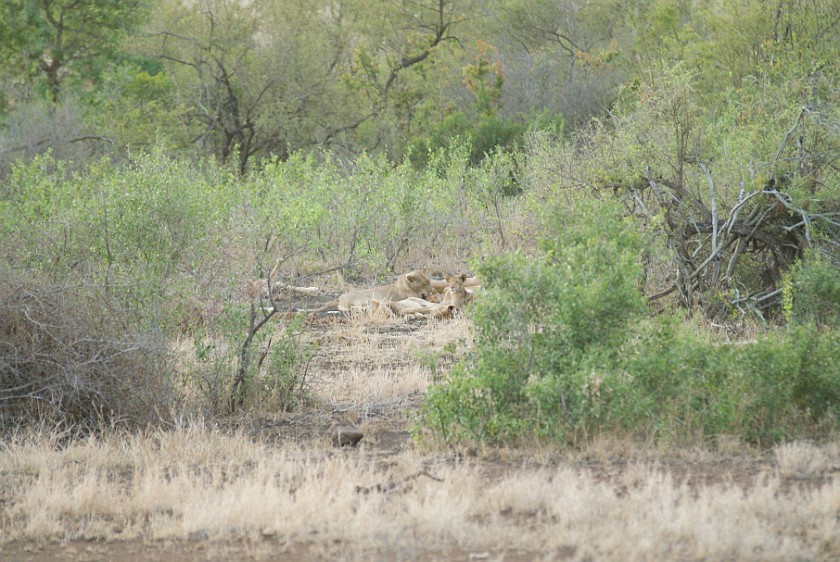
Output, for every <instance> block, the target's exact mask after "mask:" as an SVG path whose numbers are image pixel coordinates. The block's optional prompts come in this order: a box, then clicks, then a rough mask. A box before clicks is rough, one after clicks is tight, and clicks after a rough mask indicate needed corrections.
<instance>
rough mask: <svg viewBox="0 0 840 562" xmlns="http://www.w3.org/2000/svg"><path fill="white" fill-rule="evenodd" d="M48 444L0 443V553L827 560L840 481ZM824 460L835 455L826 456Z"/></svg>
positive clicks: (148, 438)
mask: <svg viewBox="0 0 840 562" xmlns="http://www.w3.org/2000/svg"><path fill="white" fill-rule="evenodd" d="M53 445H54V443H51V442H50V441H49V438H39V437H37V436H36V437H27V438H18V439H16V440H14V441H13V442H12V443H9V444H7V445H6V446H5V447H4V448H3V452H2V454H0V473H2V474H3V476H4V479H5V480H6V481H7V482H8V481H9V479H12V478H13V479H15V480H16V485H15V486H14V488H13V489H7V490H6V491H5V494H4V495H5V497H6V502H5V504H4V505H5V507H4V508H3V509H2V510H0V514H2V515H0V522H2V526H0V527H1V528H2V540H3V541H4V542H7V541H11V540H25V541H50V540H80V539H105V540H115V539H119V540H128V539H152V540H160V539H195V538H209V539H231V538H236V539H244V540H246V541H252V542H254V543H257V542H262V541H265V540H268V541H276V542H277V543H278V544H284V545H287V546H288V545H290V544H296V543H303V544H309V543H312V542H317V543H320V544H327V545H328V544H339V543H340V544H342V545H344V548H347V547H350V548H351V550H353V551H355V552H358V553H359V557H362V554H361V553H364V552H370V551H374V550H377V549H380V550H381V549H385V550H387V551H395V552H424V551H428V550H430V545H435V548H440V549H444V550H445V549H460V550H469V551H483V550H488V551H492V552H505V551H523V552H532V553H536V552H540V553H546V554H549V555H550V554H551V553H555V554H557V555H558V556H559V555H560V554H563V553H565V554H572V553H573V558H574V559H581V560H586V559H595V560H623V561H627V560H630V561H632V560H794V559H802V560H806V559H807V560H829V559H833V558H834V557H836V556H837V555H838V554H840V530H838V527H837V516H838V513H840V483H838V482H836V481H834V480H833V479H831V478H825V479H824V481H823V482H821V483H820V484H819V485H816V486H811V487H806V488H800V487H795V486H794V487H791V486H789V485H786V480H785V478H784V477H783V476H782V475H781V474H778V473H775V472H774V471H773V470H772V468H770V469H768V470H767V471H765V472H764V473H762V474H760V475H759V477H758V478H756V479H755V480H754V481H753V483H752V484H751V485H750V486H749V487H744V486H743V485H741V484H739V483H735V482H722V483H715V484H708V485H703V486H689V485H688V484H686V483H685V482H684V481H681V480H680V479H679V478H677V477H674V476H673V475H672V474H670V473H669V472H668V471H667V470H663V469H662V468H661V467H659V466H657V465H656V464H655V463H645V462H638V463H632V464H630V465H628V466H626V467H624V469H623V470H622V471H621V473H620V474H618V475H616V476H615V477H613V478H608V479H603V478H597V477H595V476H593V474H590V473H588V472H586V471H582V470H581V469H580V467H579V466H577V465H572V464H567V463H562V462H561V463H557V464H552V465H543V466H515V465H507V467H505V468H502V469H500V467H499V466H496V467H495V470H493V471H488V468H489V467H491V466H492V465H491V464H488V461H486V460H480V459H477V460H475V461H474V462H454V461H450V460H446V459H444V458H442V457H439V456H435V455H429V454H422V453H420V452H417V451H407V452H403V453H400V454H398V455H394V456H391V457H389V458H388V460H387V462H382V460H381V459H380V458H378V457H377V456H376V455H370V454H368V453H367V452H366V450H365V449H364V448H363V449H361V450H349V451H345V450H336V449H332V448H328V447H324V446H315V445H314V444H309V446H307V447H306V448H304V447H301V446H298V445H293V444H286V445H282V446H279V447H278V446H273V447H272V446H268V445H266V444H263V443H258V442H257V443H255V442H253V441H252V440H251V439H249V438H248V437H247V436H245V435H244V434H241V433H234V434H225V433H220V432H217V431H212V430H206V429H203V428H202V427H200V426H198V425H189V424H188V425H185V426H183V427H180V428H178V429H176V430H170V431H157V432H153V433H149V434H146V435H111V436H109V437H106V438H102V439H90V440H87V441H82V442H77V443H73V444H71V445H69V446H67V447H65V448H57V447H55V446H53ZM785 451H786V452H785V453H783V455H784V454H790V453H791V451H788V450H787V449H786V450H785ZM777 453H778V452H777ZM822 453H823V454H824V455H827V458H828V457H833V459H832V460H833V461H836V460H837V458H836V454H837V450H836V448H833V449H831V450H830V451H829V450H828V449H826V450H824V451H822ZM809 466H811V467H813V465H811V464H809ZM822 466H823V469H825V468H828V464H824V465H822ZM812 476H816V474H812ZM822 476H826V475H825V473H822ZM435 548H432V549H431V550H435ZM548 559H551V556H549V557H548Z"/></svg>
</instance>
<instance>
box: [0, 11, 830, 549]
mask: <svg viewBox="0 0 840 562" xmlns="http://www.w3.org/2000/svg"><path fill="white" fill-rule="evenodd" d="M412 269H424V270H426V271H427V272H429V273H435V274H441V273H443V272H446V273H455V272H461V271H469V272H471V273H473V274H476V275H478V276H479V277H480V278H481V280H482V287H481V289H480V291H479V292H477V294H476V297H475V299H474V301H475V302H474V304H472V305H470V308H469V309H468V311H467V313H466V314H467V320H466V321H464V323H463V324H458V325H459V326H461V327H463V328H464V330H463V333H462V334H460V335H458V336H457V337H456V336H452V337H451V338H450V339H449V340H447V341H442V342H441V341H437V342H434V343H431V344H429V346H428V349H424V350H416V349H413V350H412V351H411V353H413V354H414V355H413V356H412V359H411V362H413V364H414V366H416V367H417V368H418V369H425V371H424V372H426V371H428V373H429V374H430V375H431V376H430V378H429V380H428V384H426V383H425V382H424V383H422V384H418V386H416V387H415V390H418V391H422V392H423V399H422V401H421V403H420V404H419V406H418V407H417V412H416V415H413V416H412V421H411V427H412V434H413V438H414V442H415V443H417V444H418V445H419V446H420V447H423V448H426V449H425V450H432V451H453V450H455V451H464V450H466V451H476V450H487V449H485V448H490V449H493V448H499V449H497V450H501V448H507V447H546V446H547V447H552V448H558V449H566V450H579V449H581V448H584V447H587V446H589V445H591V444H593V443H598V442H601V441H600V440H603V439H623V440H627V441H628V442H630V443H644V444H646V445H652V446H654V447H673V446H676V447H681V446H687V447H714V446H718V445H720V444H721V443H732V442H735V443H739V444H742V445H743V446H745V447H747V446H754V447H756V448H757V449H758V450H771V449H772V448H773V447H776V449H775V450H776V451H784V449H781V448H780V447H784V446H785V445H783V444H784V443H786V442H791V441H794V440H812V441H816V442H819V441H825V440H833V439H834V437H836V430H837V423H838V419H839V418H838V417H839V416H840V363H838V362H837V361H836V357H837V356H838V353H840V326H838V320H840V1H838V0H813V1H798V0H772V1H766V0H739V1H737V2H724V1H717V0H712V1H709V2H690V1H687V0H636V1H631V2H623V1H622V2H619V1H613V0H603V1H597V2H591V1H590V2H584V1H578V0H561V1H557V0H550V1H549V0H492V1H474V0H434V1H432V0H393V1H392V0H382V1H372V0H339V1H333V2H320V1H315V2H289V1H287V0H254V1H251V2H243V1H239V0H195V1H185V0H133V1H126V2H113V1H110V0H74V1H68V0H42V1H38V2H35V1H30V0H6V1H5V2H3V3H2V4H0V426H2V430H3V432H4V434H5V435H12V434H19V433H20V432H22V431H24V430H25V429H26V430H31V428H35V429H36V430H38V431H47V432H48V433H49V432H59V434H60V435H61V436H62V437H61V438H60V439H65V437H67V436H76V437H78V436H80V435H88V434H90V433H91V432H93V433H98V432H101V431H104V430H106V429H109V428H111V429H113V428H120V430H122V428H131V429H132V430H137V429H142V430H145V431H163V430H160V429H151V428H166V427H169V426H170V425H174V426H176V427H179V428H183V427H184V422H183V420H184V419H187V418H192V417H195V418H200V419H203V420H208V421H213V422H218V423H223V424H227V423H231V422H232V421H233V420H240V421H241V420H242V419H243V417H242V416H244V419H245V420H246V421H245V422H244V423H245V424H246V425H247V424H249V423H251V422H249V421H247V420H248V419H254V418H256V417H259V416H262V415H265V414H266V412H287V413H301V412H309V411H318V409H319V408H320V407H322V406H323V403H324V401H325V399H324V397H323V395H319V394H318V393H317V392H315V391H314V390H313V389H314V388H315V387H316V386H317V384H314V382H313V381H315V380H317V379H319V378H322V377H324V376H325V375H324V373H325V372H327V371H328V370H329V369H330V368H332V367H333V366H334V365H333V363H335V362H336V361H339V359H337V358H336V357H339V355H333V356H331V357H330V360H331V361H332V362H333V363H330V361H328V360H326V359H325V358H324V356H323V355H324V354H323V350H322V347H323V346H326V345H327V339H328V338H326V337H325V336H324V335H323V333H322V332H318V331H317V330H315V329H314V328H313V325H312V322H311V319H310V318H309V317H308V316H306V315H302V314H295V313H294V310H295V308H298V307H302V306H303V305H305V304H306V303H305V302H302V301H301V302H296V303H293V302H291V301H289V300H283V301H280V300H278V301H276V302H274V303H272V301H271V300H269V299H268V298H266V297H267V293H270V292H271V291H270V290H266V291H263V289H269V288H270V286H271V285H272V283H273V282H276V281H280V282H282V284H283V285H284V286H317V287H319V288H321V289H326V290H327V291H331V292H336V291H340V290H341V289H342V288H343V287H344V285H345V283H348V282H349V283H357V284H361V283H371V282H373V281H374V280H379V279H387V278H390V277H392V276H393V275H395V274H399V273H404V272H406V271H409V270H412ZM299 301H300V299H299ZM394 322H399V323H400V324H405V323H406V321H404V320H399V321H397V320H394ZM365 337H367V336H365ZM330 353H333V354H335V350H333V351H331V352H330ZM319 356H320V358H319ZM402 360H403V359H399V360H398V362H399V361H402ZM319 368H323V369H327V371H323V372H319ZM415 375H416V373H415ZM412 376H414V375H412ZM322 382H323V381H322ZM380 402H381V401H380ZM378 403H379V402H378ZM342 407H344V406H342ZM182 430H183V429H179V430H178V431H182ZM127 435H131V434H127ZM155 435H156V436H157V437H155V439H157V440H160V439H164V438H163V437H161V435H165V432H164V433H155ZM121 438H122V437H121ZM15 439H17V441H15V443H16V444H15V445H14V447H13V449H14V450H15V451H18V452H17V453H15V454H16V455H28V454H30V453H28V452H26V453H24V452H22V451H28V449H27V447H29V446H30V445H29V441H26V439H29V438H28V437H27V438H24V437H20V436H18V437H16V438H15ZM44 439H46V440H47V441H50V440H54V439H59V438H57V437H54V436H52V437H44ZM125 439H130V437H125ZM50 442H52V441H50ZM102 446H103V447H105V446H106V445H102ZM107 446H108V447H110V446H112V445H107ZM10 447H11V445H10ZM10 450H11V449H10ZM249 454H250V453H249ZM21 458H23V457H21ZM21 462H22V461H21ZM284 462H285V460H284ZM826 464H830V463H826ZM256 466H259V463H256ZM355 469H358V470H360V471H362V472H364V471H366V470H367V467H366V466H361V467H355V468H354V470H355ZM150 470H151V469H150ZM161 470H164V469H161ZM185 470H186V469H185ZM237 470H238V469H237ZM234 472H235V471H234ZM421 472H422V471H421ZM364 473H365V474H367V473H366V472H364ZM417 474H420V472H418V473H417ZM415 476H416V475H415ZM412 478H414V476H412ZM423 478H425V477H423ZM363 479H364V478H363ZM19 505H22V504H19ZM21 509H22V508H21ZM163 509H166V508H163ZM504 509H507V508H504ZM512 509H514V511H515V510H516V509H518V508H512ZM523 509H525V508H523ZM527 509H530V508H527ZM527 509H525V510H526V511H527ZM541 509H543V508H542V507H540V508H538V509H537V511H539V513H545V512H544V511H540V510H541ZM141 511H142V510H141ZM152 511H154V510H152ZM2 513H3V511H2V507H0V521H5V522H7V523H9V524H10V525H11V524H12V523H14V524H15V525H17V524H18V523H19V522H20V521H23V520H24V519H25V517H23V516H20V517H19V516H18V515H15V514H11V512H8V511H7V513H6V515H2ZM167 513H170V512H167ZM170 514H171V513H170ZM3 517H6V519H3ZM130 517H134V515H131V516H130ZM15 518H18V519H15ZM140 519H142V517H140ZM140 519H138V521H139V520H140ZM28 521H29V523H27V524H28V525H30V527H31V525H32V523H31V521H32V520H31V518H30V519H29V520H28ZM272 524H273V523H272ZM51 525H52V524H51ZM56 525H58V523H56V524H55V525H53V526H50V525H47V527H49V528H50V529H52V530H50V531H49V533H48V534H49V535H50V536H59V535H60V533H59V532H58V531H56V529H57V528H58V527H57V526H56ZM138 525H139V523H138ZM278 525H279V524H278ZM24 526H25V525H24ZM141 526H142V525H141ZM188 532H192V531H188ZM35 535H37V533H35V532H33V533H32V536H35ZM81 535H82V536H83V535H84V533H82V534H81ZM141 535H142V533H141ZM164 535H166V533H163V534H162V535H161V536H164ZM19 536H27V535H26V533H24V534H23V535H19ZM831 540H833V541H835V543H836V537H835V538H833V539H831ZM831 540H829V542H831ZM832 544H834V543H832ZM557 548H562V547H561V546H558V547H557ZM698 548H699V547H698ZM770 548H771V549H772V547H770ZM831 548H836V547H831ZM831 548H829V549H828V550H829V551H830V550H831ZM701 550H702V549H701ZM580 552H583V551H579V553H580ZM692 552H693V551H692ZM727 552H728V551H727ZM835 552H836V551H835ZM730 554H731V553H730ZM583 555H584V554H581V556H583ZM594 555H595V556H598V555H599V554H598V553H596V554H594ZM600 555H604V553H603V552H601V553H600ZM651 556H655V555H651ZM687 556H688V555H687ZM733 556H735V558H733V559H740V558H738V557H737V556H736V555H733ZM640 559H646V558H644V557H641V558H640ZM651 559H654V558H651Z"/></svg>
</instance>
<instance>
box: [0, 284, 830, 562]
mask: <svg viewBox="0 0 840 562" xmlns="http://www.w3.org/2000/svg"><path fill="white" fill-rule="evenodd" d="M329 298H331V295H325V296H324V297H323V298H320V299H312V300H307V301H306V302H295V303H294V305H293V303H291V302H289V303H286V306H287V309H292V308H295V307H303V308H314V307H316V306H317V305H318V303H319V302H325V301H327V300H329ZM278 322H279V323H278V326H282V323H283V322H284V315H282V314H281V315H278ZM467 326H468V324H467V321H466V320H463V319H460V320H458V319H456V320H454V321H452V322H449V323H444V322H430V321H426V320H412V321H404V320H399V321H396V320H369V319H364V318H361V319H360V318H347V317H345V316H344V315H333V314H320V315H318V316H317V317H313V318H312V319H311V322H310V325H309V326H308V328H307V330H308V332H307V333H308V334H309V337H311V338H313V339H314V340H317V341H318V344H319V351H318V353H317V355H316V357H315V359H314V360H313V363H312V364H311V365H310V371H311V379H310V381H309V384H310V385H311V390H312V392H313V393H314V394H315V395H316V396H317V401H316V403H315V405H314V406H312V407H309V408H307V409H306V410H304V411H297V412H291V413H266V414H259V413H249V414H246V415H243V416H240V417H238V418H236V419H228V420H221V421H218V422H216V424H217V426H218V427H220V428H221V429H222V430H230V431H244V432H245V433H246V434H247V435H248V436H249V437H250V438H251V439H252V440H253V441H255V442H259V443H263V444H267V445H268V446H269V447H278V448H280V447H283V446H285V445H288V444H289V443H296V444H299V445H301V446H302V447H303V448H304V449H312V450H326V451H329V450H330V448H333V449H337V447H336V445H335V442H334V439H335V436H336V435H337V432H338V431H341V430H344V431H358V432H360V433H361V434H363V437H362V439H361V441H360V443H359V444H358V445H356V446H353V447H342V448H341V449H340V454H341V455H345V456H357V457H360V458H365V459H373V461H374V462H375V463H377V464H378V465H379V466H381V467H382V468H381V470H382V471H383V474H385V473H387V470H388V467H389V466H390V465H392V464H394V463H395V462H396V461H397V460H398V459H399V458H400V457H401V455H405V454H408V453H411V454H415V455H417V454H420V455H425V456H423V457H422V458H424V459H425V460H424V461H423V466H425V467H428V469H427V470H428V473H427V474H426V476H428V477H429V478H433V477H434V474H435V473H436V471H438V470H439V469H440V467H445V466H450V467H452V466H457V465H459V464H460V463H463V462H464V461H465V460H468V461H469V464H470V466H471V467H472V468H473V470H475V471H476V472H477V473H478V474H480V477H481V479H483V481H484V482H485V483H486V485H487V487H488V488H490V487H491V486H493V485H494V484H497V483H499V482H501V481H503V480H505V479H509V478H511V476H512V475H516V474H517V473H518V472H520V471H523V470H524V469H528V468H534V467H536V468H539V469H545V470H558V469H565V470H567V471H570V472H571V473H574V474H576V475H578V477H580V478H582V479H584V480H586V481H589V482H592V483H596V484H605V485H607V486H608V487H610V488H611V489H612V490H613V493H614V495H615V497H616V498H621V497H623V496H626V495H627V494H628V487H633V485H634V484H633V480H632V478H630V477H628V472H631V473H632V472H633V471H635V470H637V467H638V466H640V465H642V464H643V465H644V466H645V467H647V468H648V469H650V467H653V470H654V471H658V472H661V473H662V474H663V475H668V476H669V477H670V479H671V480H672V481H673V482H674V483H675V484H674V485H675V486H677V487H680V486H681V487H687V488H688V489H689V490H690V494H691V493H693V494H694V495H700V494H701V493H702V491H703V490H705V489H708V488H709V487H711V486H715V485H721V486H735V487H737V488H740V489H741V490H743V493H744V494H748V493H749V492H750V490H751V489H752V488H753V487H756V486H760V485H761V483H762V482H763V481H764V480H765V479H766V478H767V477H768V475H775V476H776V477H778V478H780V479H781V486H780V488H779V489H778V491H777V492H776V493H777V494H785V493H787V492H788V491H795V490H799V491H801V490H819V489H821V488H823V487H826V486H830V485H833V483H834V474H835V473H836V472H837V471H840V462H835V460H836V459H833V458H832V459H830V460H828V461H826V462H824V463H823V465H821V466H820V468H819V469H817V470H814V471H812V472H810V473H809V474H807V475H805V476H804V477H803V476H802V475H797V474H794V473H793V472H790V471H789V473H785V472H784V471H780V470H779V465H778V458H777V455H774V452H773V451H758V450H754V449H747V448H744V447H743V446H741V445H740V444H737V443H736V444H732V445H731V446H727V445H726V444H721V445H720V446H719V447H718V448H717V450H707V449H703V450H690V451H675V450H670V451H664V452H663V451H656V450H648V449H643V448H641V447H637V446H636V445H634V444H628V443H621V442H617V443H606V442H605V443H601V444H595V445H592V446H590V447H588V448H587V449H585V450H580V451H568V450H563V451H561V450H551V449H541V450H539V451H530V452H529V451H511V450H469V449H468V450H457V451H425V452H424V451H420V452H418V447H417V445H416V444H415V443H414V441H413V440H412V438H411V423H412V414H413V412H415V411H416V409H417V408H418V407H419V405H420V403H421V400H422V397H423V392H424V390H425V388H426V386H427V385H428V383H429V380H430V378H431V377H432V376H433V375H432V373H431V371H430V369H428V368H427V367H424V366H423V365H421V364H420V363H422V361H420V360H419V359H418V358H419V357H421V356H422V354H423V353H429V352H436V353H437V360H438V363H437V366H438V370H439V371H444V370H445V369H446V367H447V365H449V364H451V363H452V362H453V361H455V360H457V359H458V357H459V356H461V355H462V354H463V353H464V352H465V350H466V349H467V348H468V347H469V344H470V341H469V338H468V337H466V336H464V335H463V332H464V330H465V329H467ZM451 342H457V344H458V345H457V351H456V352H454V353H449V354H447V353H444V352H443V348H444V346H445V345H446V344H447V343H451ZM406 380H408V381H413V382H411V383H410V384H405V383H406ZM328 454H332V453H328ZM14 476H15V475H11V474H3V473H2V472H0V483H3V485H2V486H0V514H2V511H3V509H4V508H5V509H9V508H10V506H11V504H12V503H14V502H16V501H19V500H16V495H15V493H14V491H13V489H12V488H10V486H12V485H13V484H11V482H13V480H12V479H13V477H14ZM419 477H421V478H422V477H423V475H419ZM387 480H388V479H387V478H385V477H384V476H383V482H385V481H387ZM357 492H358V488H357ZM501 513H502V515H504V514H505V510H504V509H503V510H501ZM524 513H525V515H524V518H525V519H527V518H528V517H529V516H528V515H527V514H528V513H529V512H528V511H525V512H524ZM538 515H539V514H536V515H534V517H533V522H532V523H530V524H529V523H528V521H527V520H525V521H520V522H519V524H523V525H524V528H528V527H533V526H534V525H540V524H541V521H543V519H541V518H540V516H538ZM518 517H520V518H522V517H523V516H518ZM838 517H840V513H838ZM0 521H2V519H0ZM2 536H3V534H2V533H1V532H0V537H2ZM830 543H831V544H828V545H827V546H825V547H824V548H821V549H818V550H819V551H820V552H821V554H820V556H819V557H818V558H814V559H821V560H831V559H835V558H834V556H835V555H836V556H838V557H840V550H838V548H840V547H838V544H840V542H838V541H837V540H836V538H833V539H832V541H830ZM418 545H423V546H418ZM627 549H628V550H627V552H628V558H627V559H653V558H644V557H642V558H637V557H634V556H629V554H630V553H632V552H633V549H634V547H633V545H632V544H628V545H627ZM765 554H766V555H767V556H764V555H765ZM771 554H772V553H764V554H762V553H760V552H757V553H756V555H755V557H754V558H753V557H748V558H745V559H754V560H763V559H768V560H769V559H774V560H775V559H778V558H777V557H775V556H772V555H771ZM0 559H2V560H5V561H32V562H40V561H47V560H74V561H99V560H102V561H105V560H113V561H129V560H174V561H183V562H187V561H193V560H278V561H297V560H424V561H425V560H441V561H450V560H453V561H454V560H461V561H473V560H493V561H501V560H504V561H512V562H518V561H525V560H578V559H593V558H591V557H590V556H589V555H584V554H583V551H581V550H580V545H578V544H567V545H565V546H560V547H555V548H552V549H550V550H544V549H542V548H540V547H537V548H534V549H533V550H531V549H527V548H526V549H511V550H506V549H501V548H497V547H494V548H486V549H485V548H469V549H464V548H461V547H458V546H457V545H456V546H453V545H451V544H446V543H435V542H429V543H424V542H423V541H422V540H420V541H418V540H417V539H416V538H414V539H413V540H411V541H408V542H407V543H406V544H405V545H400V544H399V543H398V542H397V543H394V542H392V541H391V542H388V543H383V544H381V545H376V544H370V543H368V542H365V543H362V544H353V543H352V542H347V541H342V540H336V539H329V540H326V541H324V540H318V539H317V537H313V538H312V539H311V540H305V539H301V538H300V537H297V538H295V539H293V540H288V539H285V538H284V537H282V536H280V535H278V534H275V533H268V534H263V535H261V536H258V537H254V536H253V535H251V536H249V537H247V538H242V539H228V540H210V539H208V538H207V537H204V536H187V537H185V538H181V539H180V540H172V539H167V540H153V539H146V538H131V539H130V540H120V539H119V538H118V537H114V538H113V539H107V540H101V539H97V540H83V541H79V540H61V541H54V540H44V541H38V540H30V541H25V542H22V541H20V540H13V541H11V542H5V543H3V541H0ZM609 559H620V557H616V556H614V555H611V556H610V557H609ZM673 559H674V560H683V559H691V560H711V559H713V558H705V557H703V555H702V553H701V554H694V555H692V557H690V558H684V557H682V555H679V554H675V557H674V558H673ZM733 559H736V558H733ZM737 559H742V558H737Z"/></svg>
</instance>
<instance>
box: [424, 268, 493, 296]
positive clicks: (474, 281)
mask: <svg viewBox="0 0 840 562" xmlns="http://www.w3.org/2000/svg"><path fill="white" fill-rule="evenodd" d="M444 277H445V280H444V279H432V287H434V288H435V291H437V292H438V293H443V292H444V291H446V288H447V287H448V286H449V275H446V276H444ZM458 277H461V278H462V279H463V280H464V284H463V286H464V287H478V286H480V285H481V279H479V278H478V277H467V274H466V273H462V274H461V275H459V276H458Z"/></svg>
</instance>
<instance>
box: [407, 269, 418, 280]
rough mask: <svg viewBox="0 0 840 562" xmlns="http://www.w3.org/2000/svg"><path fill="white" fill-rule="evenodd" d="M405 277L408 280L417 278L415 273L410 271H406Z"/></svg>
mask: <svg viewBox="0 0 840 562" xmlns="http://www.w3.org/2000/svg"><path fill="white" fill-rule="evenodd" d="M405 278H406V279H407V280H408V281H414V280H415V279H417V274H416V273H414V272H413V271H412V272H411V273H406V274H405Z"/></svg>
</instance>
